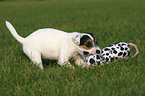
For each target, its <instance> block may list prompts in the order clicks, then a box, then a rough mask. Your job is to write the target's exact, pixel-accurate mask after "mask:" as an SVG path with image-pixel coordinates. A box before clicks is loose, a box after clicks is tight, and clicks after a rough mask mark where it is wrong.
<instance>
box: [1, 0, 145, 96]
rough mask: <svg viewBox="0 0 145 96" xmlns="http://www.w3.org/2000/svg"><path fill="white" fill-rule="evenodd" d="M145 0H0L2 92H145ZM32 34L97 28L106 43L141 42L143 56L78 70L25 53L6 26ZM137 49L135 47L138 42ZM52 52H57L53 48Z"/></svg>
mask: <svg viewBox="0 0 145 96" xmlns="http://www.w3.org/2000/svg"><path fill="white" fill-rule="evenodd" d="M144 5H145V0H46V1H27V0H20V1H17V0H14V1H13V2H12V1H7V0H6V1H5V0H4V1H1V2H0V52H1V53H0V96H11V95H12V96H24V95H25V96H57V95H59V96H90V95H91V96H143V95H144V94H145V82H144V81H145V78H144V77H145V76H144V69H145V65H144V63H145V60H144V58H145V52H144V51H145V6H144ZM6 20H7V21H9V22H11V23H12V24H13V25H14V27H15V28H16V30H17V32H18V33H19V34H20V35H21V36H23V37H26V36H28V35H29V34H31V33H32V32H33V31H35V30H37V29H40V28H46V27H51V28H56V29H59V30H64V31H67V32H74V31H77V32H92V33H94V34H95V36H96V39H97V40H98V42H99V46H100V48H103V47H105V46H108V45H110V44H113V43H117V42H121V41H124V42H128V43H130V42H132V43H134V44H136V45H137V46H138V49H139V51H140V53H139V54H138V56H137V57H135V58H133V59H131V58H130V59H129V60H128V61H125V60H122V61H117V62H113V63H112V64H109V65H104V66H102V67H99V66H96V67H94V68H89V69H87V68H84V69H82V68H80V67H77V66H76V68H75V70H73V69H69V68H67V67H61V66H59V65H57V64H56V62H55V61H48V62H47V61H45V65H44V66H45V68H44V70H40V69H39V68H38V67H37V66H34V65H33V64H32V63H31V62H30V60H29V59H28V58H27V57H26V56H25V54H24V53H23V50H22V45H21V44H20V43H19V42H17V41H16V40H15V39H14V38H13V37H12V35H11V34H10V32H9V30H8V29H7V28H6V26H5V21H6ZM131 50H132V53H131V55H133V54H134V52H135V49H134V48H132V49H131ZM50 54H51V53H50Z"/></svg>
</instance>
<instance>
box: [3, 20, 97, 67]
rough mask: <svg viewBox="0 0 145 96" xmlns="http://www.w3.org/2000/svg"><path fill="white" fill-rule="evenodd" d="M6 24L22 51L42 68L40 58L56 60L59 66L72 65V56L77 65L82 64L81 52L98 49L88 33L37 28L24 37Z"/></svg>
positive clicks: (93, 51) (82, 56)
mask: <svg viewBox="0 0 145 96" xmlns="http://www.w3.org/2000/svg"><path fill="white" fill-rule="evenodd" d="M6 26H7V28H8V29H9V30H10V32H11V34H12V35H13V37H14V38H15V39H16V40H18V41H19V42H20V43H21V44H22V45H23V51H24V53H25V54H26V55H27V56H28V57H29V58H30V60H31V61H32V62H33V63H34V64H36V65H38V66H39V67H40V68H41V69H43V64H42V58H43V59H50V60H58V64H59V65H61V66H64V65H66V66H68V67H71V68H72V67H73V65H71V64H70V63H69V60H70V59H72V58H74V59H75V63H77V65H82V64H81V61H82V58H84V54H83V52H86V51H87V52H88V51H89V52H91V53H93V54H95V53H96V50H97V49H98V50H99V49H100V48H99V47H98V46H97V44H96V39H95V37H94V36H93V35H92V34H91V33H90V34H89V33H78V32H73V33H66V32H64V31H60V30H57V29H52V28H45V29H39V30H37V31H35V32H33V33H32V34H30V35H29V36H27V37H26V38H23V37H21V36H19V35H18V33H17V32H16V30H15V28H14V27H13V26H12V24H10V22H8V21H6Z"/></svg>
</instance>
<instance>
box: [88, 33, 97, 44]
mask: <svg viewBox="0 0 145 96" xmlns="http://www.w3.org/2000/svg"><path fill="white" fill-rule="evenodd" d="M88 34H90V35H91V36H92V37H93V39H94V43H95V45H97V44H98V41H97V40H96V37H95V35H94V34H93V33H88Z"/></svg>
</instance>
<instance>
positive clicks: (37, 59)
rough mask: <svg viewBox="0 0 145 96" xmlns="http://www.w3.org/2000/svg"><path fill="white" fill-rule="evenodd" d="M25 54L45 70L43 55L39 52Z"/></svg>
mask: <svg viewBox="0 0 145 96" xmlns="http://www.w3.org/2000/svg"><path fill="white" fill-rule="evenodd" d="M24 52H25V54H26V55H27V56H28V57H29V58H30V60H31V61H32V62H33V63H34V64H36V65H38V66H39V67H40V68H41V69H42V70H43V64H42V59H41V54H40V53H39V52H35V51H24Z"/></svg>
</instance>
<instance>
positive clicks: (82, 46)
mask: <svg viewBox="0 0 145 96" xmlns="http://www.w3.org/2000/svg"><path fill="white" fill-rule="evenodd" d="M89 42H90V43H91V44H93V41H92V40H91V39H88V40H87V42H86V43H85V44H84V45H80V48H83V49H86V50H89V49H91V48H92V47H87V46H86V44H87V43H89Z"/></svg>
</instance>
